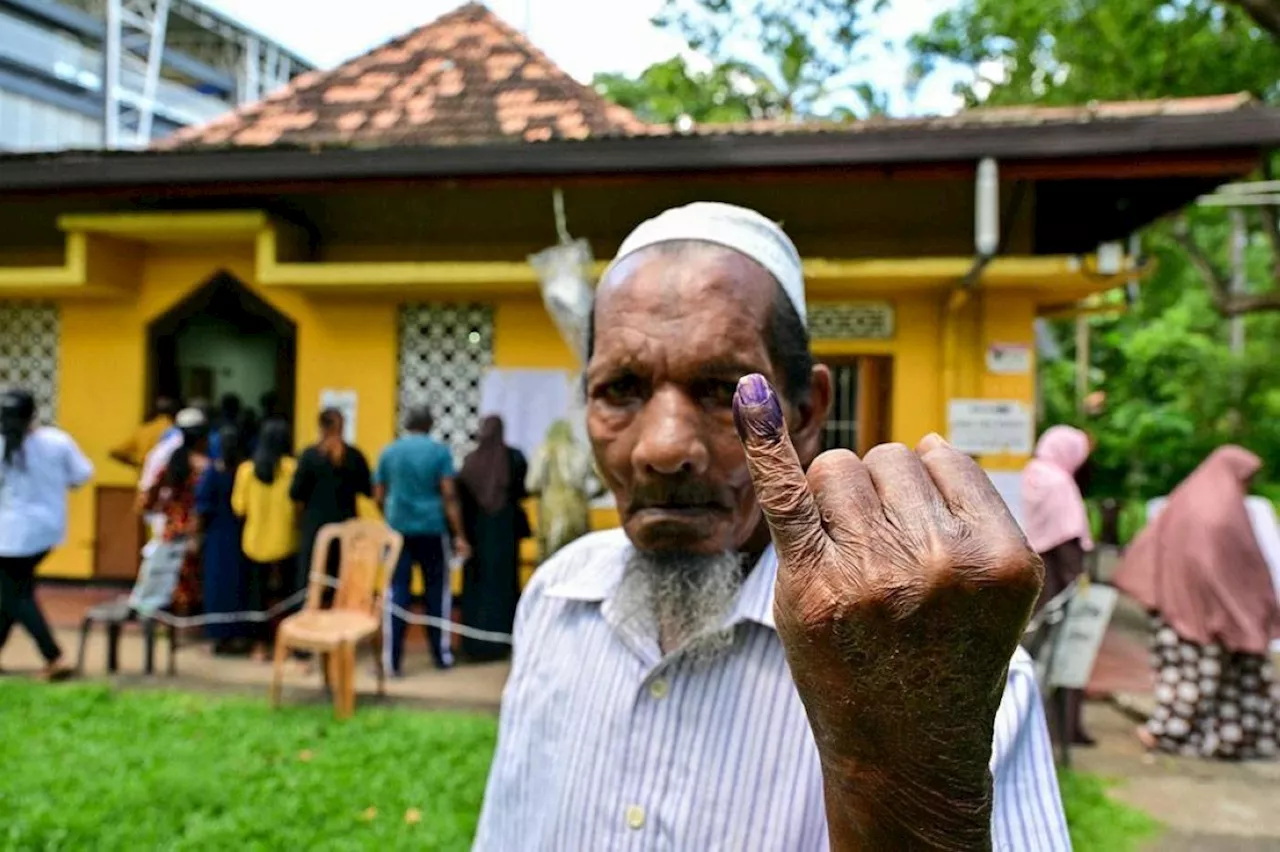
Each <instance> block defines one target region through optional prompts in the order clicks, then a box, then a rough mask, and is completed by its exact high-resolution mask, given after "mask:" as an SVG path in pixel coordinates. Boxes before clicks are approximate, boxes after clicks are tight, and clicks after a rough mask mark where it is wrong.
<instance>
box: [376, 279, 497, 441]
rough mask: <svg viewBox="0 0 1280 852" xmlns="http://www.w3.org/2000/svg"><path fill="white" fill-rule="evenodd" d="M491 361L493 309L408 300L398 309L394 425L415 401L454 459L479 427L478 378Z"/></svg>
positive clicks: (475, 305) (402, 418) (401, 425)
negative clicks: (428, 411) (430, 418)
mask: <svg viewBox="0 0 1280 852" xmlns="http://www.w3.org/2000/svg"><path fill="white" fill-rule="evenodd" d="M492 364H493V308H492V307H490V306H488V305H477V304H466V305H464V304H426V303H423V304H410V305H404V306H402V307H401V308H400V394H399V405H398V408H397V412H398V420H399V424H400V428H401V429H403V428H404V419H405V415H406V414H407V413H408V411H409V409H410V408H411V407H413V406H415V405H426V406H428V407H429V408H430V409H431V413H432V414H433V415H434V416H435V421H436V425H435V429H434V430H432V431H433V433H434V434H435V435H436V436H437V437H439V438H440V439H441V440H443V441H444V442H445V443H447V444H449V446H451V447H452V448H453V457H454V460H455V462H456V463H458V464H461V463H462V458H463V456H465V455H466V453H467V452H468V451H470V449H471V448H472V446H473V436H474V435H475V433H476V430H477V429H478V428H479V425H480V380H481V378H482V377H483V376H484V371H485V370H486V369H488V368H489V367H490V366H491V365H492Z"/></svg>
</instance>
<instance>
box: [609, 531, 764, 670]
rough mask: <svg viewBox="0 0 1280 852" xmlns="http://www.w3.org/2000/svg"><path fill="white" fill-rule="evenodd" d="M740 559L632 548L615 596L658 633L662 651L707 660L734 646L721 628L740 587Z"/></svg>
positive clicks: (730, 634)
mask: <svg viewBox="0 0 1280 852" xmlns="http://www.w3.org/2000/svg"><path fill="white" fill-rule="evenodd" d="M742 579H743V567H742V558H741V557H740V556H739V555H738V554H736V553H719V554H716V555H714V556H701V555H696V554H688V553H656V552H645V551H640V550H636V551H632V554H631V557H630V559H628V561H627V569H626V572H625V574H624V575H623V579H622V583H621V584H620V585H619V587H618V590H617V592H616V593H615V597H614V600H615V602H616V603H617V605H618V607H619V610H620V612H622V613H623V615H624V617H625V618H626V619H628V620H631V619H635V620H636V621H637V622H638V623H640V624H642V625H644V626H645V627H647V628H648V629H649V631H650V632H651V633H653V634H655V635H656V636H657V638H658V645H659V647H661V648H662V651H663V653H670V652H673V651H678V652H679V653H681V654H683V655H685V656H687V657H689V658H691V659H693V660H694V661H695V662H698V663H701V662H710V661H711V660H714V659H716V658H717V657H719V656H721V655H723V654H724V653H725V652H726V651H728V650H729V648H730V647H732V645H733V636H734V634H733V630H732V629H728V628H725V627H723V624H724V620H725V617H726V616H727V615H728V614H729V611H730V609H731V608H732V607H733V603H734V600H735V599H736V598H737V595H738V591H739V590H740V589H741V588H742Z"/></svg>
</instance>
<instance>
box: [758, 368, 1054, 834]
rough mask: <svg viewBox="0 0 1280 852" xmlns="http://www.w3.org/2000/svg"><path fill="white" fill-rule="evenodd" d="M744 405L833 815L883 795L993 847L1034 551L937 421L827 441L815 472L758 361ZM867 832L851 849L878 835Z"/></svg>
mask: <svg viewBox="0 0 1280 852" xmlns="http://www.w3.org/2000/svg"><path fill="white" fill-rule="evenodd" d="M734 417H735V421H736V423H737V425H738V431H739V435H740V436H741V438H742V441H743V446H744V448H745V450H746V456H747V462H748V465H749V467H750V470H751V478H752V481H753V482H754V485H755V491H756V497H757V500H758V502H759V504H760V507H761V510H762V511H763V513H764V516H765V519H766V520H767V522H768V524H769V529H770V531H771V533H772V537H773V541H774V545H775V548H776V550H777V554H778V578H777V585H776V589H775V604H774V615H775V618H776V621H777V625H778V634H779V636H780V637H781V639H782V642H783V645H784V647H785V649H786V652H787V659H788V662H789V663H790V666H791V671H792V675H793V677H794V678H795V682H796V687H797V689H798V690H799V693H800V697H801V699H802V700H803V702H804V705H805V710H806V712H807V714H808V716H809V722H810V725H811V726H812V728H813V733H814V737H815V740H816V742H817V745H818V749H819V753H820V754H821V756H822V759H823V765H824V778H825V780H826V782H827V797H828V811H829V814H828V816H829V818H831V817H832V814H831V813H830V811H831V810H832V809H833V807H835V808H840V807H849V808H854V809H855V811H856V812H855V813H852V814H850V815H849V821H850V822H851V823H852V824H853V825H854V827H855V828H856V830H857V831H859V832H861V831H864V830H865V831H871V829H870V828H869V826H868V823H869V822H873V821H875V820H876V819H878V818H879V816H878V815H882V814H883V811H884V809H886V808H887V809H888V811H889V812H891V813H892V814H896V816H892V817H891V819H896V820H900V821H902V822H903V823H904V826H899V828H900V829H903V830H905V831H906V835H903V836H899V837H898V839H897V840H895V841H892V842H893V843H895V844H896V843H899V842H908V841H910V845H912V846H914V845H915V844H923V845H925V846H927V847H931V848H956V849H969V848H983V846H984V844H989V843H990V840H989V836H990V835H989V820H990V802H991V790H990V787H991V783H990V779H989V772H988V768H987V767H988V762H989V760H990V757H991V743H992V731H993V726H994V720H995V715H996V711H997V709H998V708H999V705H1000V699H1001V696H1002V693H1003V688H1004V683H1005V678H1006V673H1007V667H1008V664H1009V659H1010V657H1011V655H1012V654H1013V652H1014V649H1015V647H1016V645H1017V643H1018V640H1019V639H1020V637H1021V635H1022V631H1023V629H1024V628H1025V626H1026V622H1027V620H1028V618H1029V616H1030V614H1031V608H1032V605H1033V604H1034V602H1035V599H1036V596H1037V594H1038V593H1039V589H1040V585H1041V582H1042V578H1043V566H1042V564H1041V562H1040V560H1039V558H1038V557H1037V556H1036V555H1035V554H1034V553H1033V552H1032V551H1031V550H1030V549H1029V548H1028V546H1027V544H1026V540H1025V539H1024V538H1023V535H1022V533H1021V531H1020V530H1019V528H1018V525H1017V523H1016V522H1015V521H1014V520H1013V518H1012V517H1011V516H1010V514H1009V511H1008V509H1007V508H1006V507H1005V504H1004V501H1003V500H1002V499H1001V498H1000V495H999V494H998V493H997V492H996V490H995V487H994V486H993V485H992V484H991V481H990V479H988V477H987V475H986V474H985V473H983V471H982V469H981V468H979V467H978V465H977V464H976V463H975V462H974V461H973V460H972V459H970V458H969V457H968V456H966V455H964V454H963V453H960V452H958V451H956V450H955V449H954V448H952V447H951V446H950V445H949V444H947V443H946V442H945V441H943V440H942V439H941V438H939V437H938V436H936V435H930V436H929V437H927V438H925V439H924V440H923V441H921V443H920V446H919V447H917V448H916V450H914V451H912V450H910V449H908V448H907V447H904V446H902V445H901V444H886V445H883V446H879V447H876V448H875V449H873V450H871V451H870V452H869V453H867V455H866V458H864V459H859V458H858V457H857V456H856V455H854V454H853V453H851V452H849V451H847V450H832V451H829V452H826V453H823V454H822V455H820V456H819V457H818V458H817V459H816V460H815V461H814V462H813V464H812V465H810V467H809V471H808V474H807V476H806V474H805V473H804V472H803V471H802V470H801V467H800V463H799V460H798V459H797V457H796V452H795V449H794V448H793V447H792V444H791V439H790V437H789V435H788V434H787V429H786V425H785V422H784V420H783V415H782V411H781V409H780V407H779V403H778V398H777V396H776V395H775V394H774V392H773V389H772V388H770V387H769V385H768V383H767V382H766V381H765V380H764V379H763V378H762V377H760V376H747V377H745V378H744V379H742V381H741V382H740V383H739V385H738V392H737V394H736V397H735V399H734ZM833 787H834V788H835V789H834V790H833ZM846 794H847V795H846ZM833 796H834V798H835V801H834V802H833ZM855 800H856V801H855ZM907 823H910V824H907ZM873 835H874V832H871V833H870V834H866V835H865V836H863V840H862V841H859V842H853V843H852V845H851V846H848V847H846V848H864V847H865V848H873V846H871V845H867V844H866V842H865V841H866V838H867V837H871V836H873ZM860 836H861V835H860ZM887 836H893V835H892V833H891V834H890V835H887ZM885 837H886V835H880V839H881V841H882V843H883V842H887V841H885ZM835 839H836V837H835V832H834V830H833V840H835ZM834 845H835V844H833V847H834ZM876 848H878V846H877V847H876ZM894 848H898V846H897V845H895V846H894Z"/></svg>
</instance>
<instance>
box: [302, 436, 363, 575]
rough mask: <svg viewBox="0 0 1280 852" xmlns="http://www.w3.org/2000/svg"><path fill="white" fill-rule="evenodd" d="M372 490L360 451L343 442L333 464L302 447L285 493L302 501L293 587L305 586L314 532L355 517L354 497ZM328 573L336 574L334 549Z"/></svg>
mask: <svg viewBox="0 0 1280 852" xmlns="http://www.w3.org/2000/svg"><path fill="white" fill-rule="evenodd" d="M372 492H373V484H372V482H371V481H370V476H369V462H368V461H366V460H365V457H364V454H363V453H361V452H360V451H359V450H357V449H356V448H355V447H353V446H351V445H347V448H346V452H344V453H343V454H342V462H341V464H338V465H335V464H333V463H332V462H331V461H329V458H328V456H326V455H325V454H324V453H322V452H321V451H320V449H319V448H318V447H315V446H311V447H307V449H305V450H303V452H302V455H301V456H300V457H299V458H298V470H297V472H296V473H294V475H293V483H292V485H290V486H289V496H290V498H292V499H293V502H295V503H301V504H302V517H301V521H300V523H299V525H298V527H299V532H300V539H299V547H298V574H297V579H296V583H297V585H296V586H295V588H298V589H302V588H305V587H306V585H307V577H308V575H309V574H310V573H311V553H312V551H313V550H314V548H315V541H316V533H318V532H319V531H320V528H321V527H322V526H324V525H325V524H335V523H341V522H342V521H349V520H351V519H352V518H354V517H355V516H356V498H357V497H358V496H360V495H362V494H363V495H364V496H366V497H368V496H369V495H370V494H371V493H372ZM326 568H327V571H328V573H329V575H330V576H337V573H338V552H337V548H336V547H335V548H333V549H332V550H330V552H329V555H328V562H327V566H326Z"/></svg>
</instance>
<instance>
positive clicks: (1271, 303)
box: [1173, 208, 1280, 318]
mask: <svg viewBox="0 0 1280 852" xmlns="http://www.w3.org/2000/svg"><path fill="white" fill-rule="evenodd" d="M1267 209H1268V210H1270V213H1271V215H1272V216H1273V217H1274V215H1275V210H1274V209H1271V208H1267ZM1264 221H1265V217H1264ZM1173 238H1174V240H1176V241H1177V243H1178V245H1180V246H1182V250H1183V251H1185V252H1186V253H1187V259H1188V260H1190V261H1191V265H1192V266H1194V267H1195V269H1196V271H1197V272H1199V273H1200V277H1201V278H1203V279H1204V282H1205V286H1207V287H1208V288H1209V296H1210V297H1211V298H1212V299H1213V306H1214V307H1215V308H1216V309H1217V310H1218V313H1220V314H1222V316H1224V317H1227V318H1231V317H1237V316H1241V315H1243V314H1251V313H1262V312H1264V311H1280V290H1272V291H1269V292H1266V293H1232V292H1231V279H1230V277H1229V276H1227V275H1226V274H1225V273H1224V272H1223V271H1222V270H1220V269H1218V267H1217V266H1215V265H1214V263H1213V261H1212V260H1210V259H1209V256H1208V255H1207V254H1205V253H1204V250H1203V249H1201V248H1200V246H1199V245H1198V244H1197V243H1196V241H1195V238H1194V237H1193V236H1191V233H1190V230H1189V229H1188V227H1187V223H1186V220H1185V219H1183V220H1180V221H1179V222H1178V223H1177V224H1176V225H1175V226H1174V228H1173Z"/></svg>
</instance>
